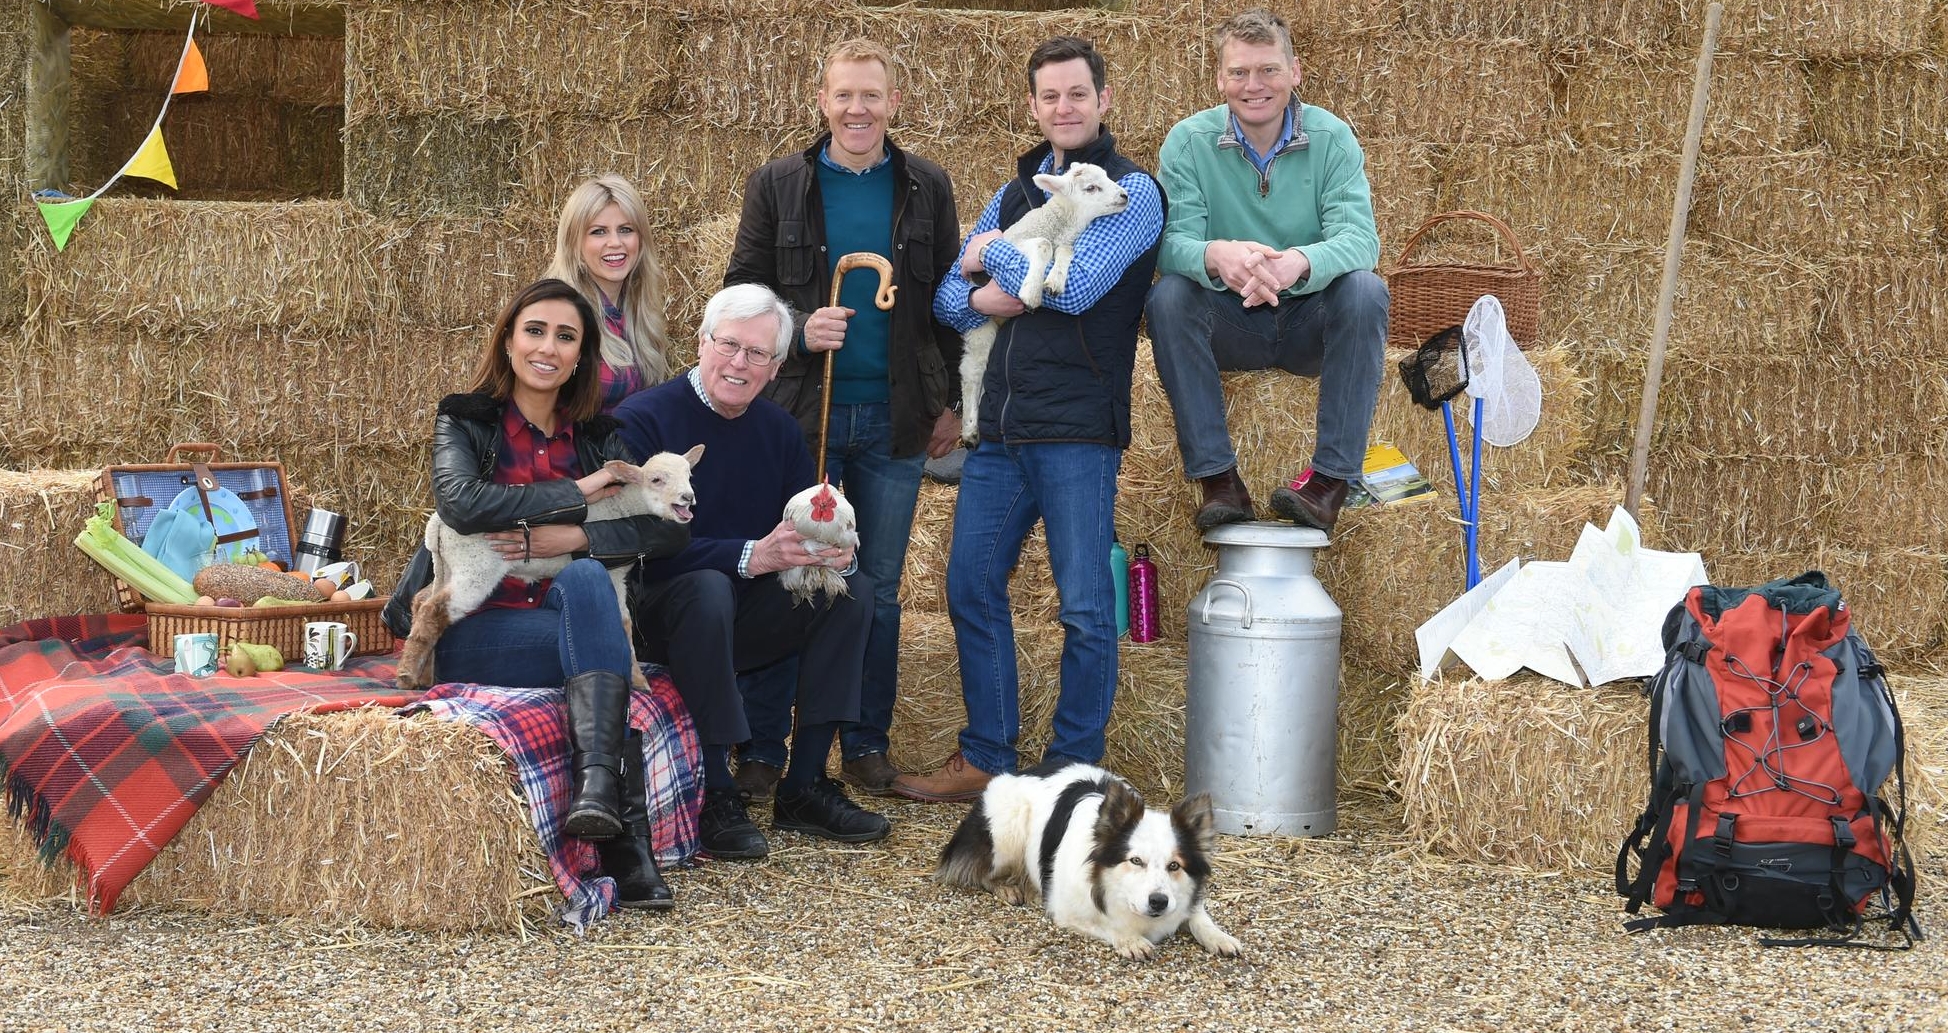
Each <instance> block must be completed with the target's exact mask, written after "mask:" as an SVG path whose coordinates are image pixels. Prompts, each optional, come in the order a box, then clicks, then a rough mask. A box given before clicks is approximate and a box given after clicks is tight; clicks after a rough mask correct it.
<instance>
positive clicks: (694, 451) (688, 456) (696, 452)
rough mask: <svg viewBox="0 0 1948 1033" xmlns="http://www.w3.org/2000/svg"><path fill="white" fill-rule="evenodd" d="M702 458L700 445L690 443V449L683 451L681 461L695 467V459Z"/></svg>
mask: <svg viewBox="0 0 1948 1033" xmlns="http://www.w3.org/2000/svg"><path fill="white" fill-rule="evenodd" d="M702 458H703V446H702V445H692V446H691V447H690V451H688V452H685V453H683V461H684V462H686V463H689V464H690V466H691V467H692V468H695V467H696V465H697V461H698V460H700V459H702Z"/></svg>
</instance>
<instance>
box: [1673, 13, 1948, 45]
mask: <svg viewBox="0 0 1948 1033" xmlns="http://www.w3.org/2000/svg"><path fill="white" fill-rule="evenodd" d="M1724 2H1725V13H1724V17H1723V19H1722V20H1721V22H1720V23H1719V25H1720V27H1719V36H1718V46H1719V49H1720V50H1733V51H1739V50H1744V51H1771V52H1775V53H1783V54H1798V53H1804V54H1808V55H1811V56H1814V57H1854V56H1872V55H1882V54H1905V53H1910V52H1914V51H1921V50H1929V49H1932V48H1933V47H1934V45H1935V17H1936V16H1935V4H1933V3H1932V2H1931V0H1840V2H1834V0H1826V2H1820V3H1802V2H1797V0H1724ZM1676 3H1677V6H1678V9H1679V13H1678V16H1677V22H1676V24H1677V27H1678V33H1677V36H1676V38H1675V39H1674V40H1673V41H1672V42H1673V45H1675V46H1676V47H1677V48H1678V49H1679V50H1683V51H1688V52H1691V53H1696V52H1697V49H1698V44H1699V41H1700V40H1701V39H1702V38H1703V36H1704V24H1705V8H1706V7H1708V6H1710V5H1709V2H1708V0H1676Z"/></svg>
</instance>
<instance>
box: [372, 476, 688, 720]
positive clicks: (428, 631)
mask: <svg viewBox="0 0 1948 1033" xmlns="http://www.w3.org/2000/svg"><path fill="white" fill-rule="evenodd" d="M702 458H703V446H702V445H698V446H697V447H695V448H692V449H691V450H690V451H688V452H685V453H683V454H682V455H677V454H676V453H674V452H659V453H657V454H655V455H653V456H650V457H649V458H648V459H647V460H645V461H644V462H643V465H641V466H631V465H630V464H628V463H625V462H622V461H620V460H613V459H612V460H610V461H609V462H608V463H607V464H606V466H605V469H607V470H609V471H610V472H611V473H613V474H615V476H616V480H617V481H618V482H620V483H621V485H622V490H621V491H619V492H617V493H616V494H614V495H611V496H610V497H608V498H606V499H601V500H599V501H596V502H591V503H589V506H588V517H587V519H588V520H590V521H596V520H620V519H623V518H625V517H633V516H642V515H643V514H645V513H647V514H652V515H655V516H659V517H663V518H664V519H666V520H676V521H678V522H681V523H688V522H689V521H690V507H691V506H693V505H695V504H696V501H697V496H696V493H695V492H693V491H691V490H690V469H691V467H694V466H696V465H697V460H699V459H702ZM426 551H427V552H428V553H431V554H432V557H433V580H432V581H431V582H429V583H428V584H427V585H426V587H425V588H422V589H420V590H419V594H418V595H417V596H415V597H414V598H413V632H412V635H411V636H410V637H408V638H407V639H406V648H405V649H404V650H402V651H401V652H400V654H399V675H398V677H399V687H400V688H402V689H423V688H426V687H427V686H429V685H431V684H433V646H434V644H435V643H437V642H438V641H439V640H440V636H441V635H443V634H445V633H446V629H447V628H448V627H449V626H451V625H452V624H453V622H454V621H457V620H459V619H460V618H462V617H465V616H466V615H467V614H470V613H472V612H474V611H475V610H477V609H479V608H480V604H481V603H484V602H486V601H487V597H488V596H489V595H492V594H493V592H494V586H496V585H498V584H500V583H501V579H502V578H504V577H518V578H522V579H525V580H529V581H536V580H539V579H541V578H545V577H554V576H555V575H556V574H559V573H561V570H562V568H563V567H566V566H568V561H569V557H567V556H552V557H549V558H547V559H527V560H509V559H507V558H505V557H503V556H502V555H501V554H500V553H498V552H496V551H495V550H494V547H493V545H492V544H491V543H489V542H488V540H487V538H486V536H484V535H478V534H461V533H460V532H458V531H455V530H454V529H453V528H451V527H448V526H447V525H446V521H444V520H441V519H440V515H439V514H438V513H435V514H433V515H432V516H431V517H428V518H427V520H426ZM630 566H633V564H631V565H630ZM628 573H629V566H621V567H611V568H609V579H610V580H611V581H614V582H615V587H616V603H617V605H619V606H621V607H622V629H623V634H625V635H627V636H629V637H630V639H631V640H632V641H633V639H634V631H633V628H632V626H631V623H630V620H629V595H628V590H627V589H626V588H625V587H624V586H623V579H624V578H625V577H626V576H627V575H628ZM630 681H631V682H632V683H634V684H635V685H636V687H637V688H647V687H648V682H647V680H646V679H645V678H643V675H642V672H641V671H640V670H636V671H634V672H633V677H632V678H631V679H630Z"/></svg>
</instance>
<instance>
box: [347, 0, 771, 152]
mask: <svg viewBox="0 0 1948 1033" xmlns="http://www.w3.org/2000/svg"><path fill="white" fill-rule="evenodd" d="M659 6H660V5H659ZM347 14H348V19H347V20H348V22H349V24H348V26H347V33H346V36H347V39H348V40H349V41H350V49H349V52H348V53H347V54H346V58H347V60H346V61H345V62H344V64H343V67H344V75H345V78H346V80H347V83H346V85H347V89H346V96H347V97H348V98H349V101H350V104H351V107H352V115H351V118H350V122H351V124H352V125H354V126H356V125H359V124H362V123H364V122H366V121H367V120H390V119H395V118H397V117H399V116H401V115H434V114H441V113H446V114H457V115H463V116H466V117H468V118H471V119H476V120H481V121H491V120H497V119H503V118H510V117H520V118H523V119H526V118H528V117H530V116H534V115H539V114H542V113H546V114H548V115H551V116H554V115H579V116H591V117H592V116H605V117H610V118H614V117H629V116H636V115H640V114H642V113H644V112H649V111H656V110H659V109H661V108H662V107H663V106H664V105H665V104H666V103H668V102H669V99H670V95H671V92H672V90H673V88H674V86H675V84H676V81H677V75H678V73H679V72H687V69H686V68H685V67H684V66H683V64H682V63H681V62H680V61H679V60H678V59H679V56H680V50H679V37H680V35H681V32H680V28H679V25H678V21H677V19H676V17H674V16H673V15H672V13H671V12H670V11H669V10H663V9H658V7H657V6H644V5H639V4H634V3H614V2H609V3H603V2H597V3H591V4H573V5H562V4H546V5H535V4H480V3H472V2H461V3H411V4H397V5H377V6H362V5H361V6H358V7H355V8H353V9H351V10H349V11H348V12H347ZM754 24H755V23H754Z"/></svg>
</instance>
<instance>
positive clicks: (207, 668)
mask: <svg viewBox="0 0 1948 1033" xmlns="http://www.w3.org/2000/svg"><path fill="white" fill-rule="evenodd" d="M172 641H173V642H174V647H173V648H174V649H175V653H176V673H177V674H187V675H189V676H190V677H192V678H208V677H209V676H210V675H212V674H215V673H216V632H214V631H196V632H185V633H184V634H181V635H177V636H176V637H175V639H173V640H172Z"/></svg>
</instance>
